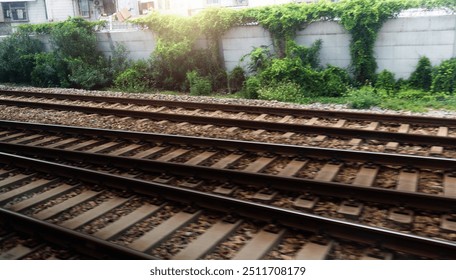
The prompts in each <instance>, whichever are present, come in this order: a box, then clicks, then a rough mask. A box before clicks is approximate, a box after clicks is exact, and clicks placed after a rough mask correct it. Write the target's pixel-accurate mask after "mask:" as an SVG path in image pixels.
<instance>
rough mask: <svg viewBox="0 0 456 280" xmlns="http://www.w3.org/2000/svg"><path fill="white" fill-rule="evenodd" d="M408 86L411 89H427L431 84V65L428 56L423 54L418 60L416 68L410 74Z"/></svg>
mask: <svg viewBox="0 0 456 280" xmlns="http://www.w3.org/2000/svg"><path fill="white" fill-rule="evenodd" d="M408 83H409V86H410V87H411V88H413V89H421V90H425V91H428V90H430V89H431V85H432V65H431V61H430V60H429V58H427V57H425V56H423V57H421V58H420V60H419V61H418V65H417V67H416V70H415V71H413V73H412V74H411V75H410V79H409V81H408Z"/></svg>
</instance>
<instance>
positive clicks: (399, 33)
mask: <svg viewBox="0 0 456 280" xmlns="http://www.w3.org/2000/svg"><path fill="white" fill-rule="evenodd" d="M455 36H456V16H454V15H449V16H438V17H436V16H434V17H409V18H398V19H392V20H389V21H388V22H386V23H385V24H384V25H383V27H382V29H381V30H380V32H379V34H378V38H377V41H376V43H375V48H374V51H375V57H376V59H377V64H378V71H382V70H384V69H387V70H389V71H392V72H393V73H395V74H396V78H408V77H409V76H410V74H411V73H412V72H413V71H414V70H415V68H416V65H417V63H418V60H419V58H420V57H421V56H427V57H428V58H429V59H430V60H431V63H432V64H433V65H437V64H439V63H440V62H442V61H443V60H445V59H449V58H451V57H454V56H455V53H454V50H455V41H456V38H455Z"/></svg>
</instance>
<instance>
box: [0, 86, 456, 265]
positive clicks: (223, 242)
mask: <svg viewBox="0 0 456 280" xmlns="http://www.w3.org/2000/svg"><path fill="white" fill-rule="evenodd" d="M6 94H7V95H10V96H11V95H14V96H16V95H22V97H19V98H17V96H16V97H14V98H13V99H15V100H7V98H4V99H1V100H0V104H4V105H8V106H19V107H29V108H43V107H44V108H47V110H62V111H66V110H72V111H77V112H81V113H84V114H90V115H87V117H88V118H101V117H100V115H105V116H107V117H105V118H107V119H106V120H108V121H110V122H111V121H112V123H117V120H119V121H122V122H125V123H129V122H130V123H132V124H133V123H134V124H139V123H141V125H144V126H145V127H149V130H150V129H152V130H153V128H154V125H155V124H154V125H150V124H151V123H156V124H158V125H160V126H170V127H175V128H178V127H186V126H194V127H195V131H199V130H208V129H209V130H213V129H214V130H215V129H218V128H217V126H222V129H225V130H226V131H227V133H228V134H236V133H237V134H250V135H253V136H254V137H253V138H254V139H257V138H258V139H259V138H261V137H262V136H265V135H268V134H270V133H276V134H278V135H280V136H279V138H282V139H287V141H284V142H290V143H296V142H297V144H298V145H290V144H288V145H283V144H272V143H260V142H251V141H236V140H222V139H214V138H203V137H191V136H186V137H185V136H176V135H167V134H157V133H141V132H131V131H119V130H108V129H104V130H101V129H91V128H82V127H69V126H58V125H44V124H33V123H23V122H12V121H2V122H0V147H1V148H0V149H1V151H2V152H7V153H11V154H3V155H2V160H0V162H3V164H4V167H5V169H4V170H3V171H4V172H3V175H2V174H0V176H2V177H0V179H3V180H0V205H3V207H4V208H5V209H3V210H2V211H3V212H2V214H1V215H0V216H3V219H2V221H3V222H4V221H7V220H11V221H12V220H14V219H15V218H13V217H14V216H18V217H19V216H21V215H22V218H25V219H26V220H27V219H35V218H36V219H37V220H36V221H35V222H38V224H47V225H49V226H51V227H53V228H54V230H60V229H62V226H61V225H62V224H63V225H65V226H64V227H63V228H64V230H67V231H66V232H65V231H64V233H63V234H62V236H65V234H70V235H69V236H71V232H72V231H75V232H76V235H77V236H78V237H77V238H76V240H78V242H79V243H81V242H82V244H83V245H82V246H78V247H81V248H92V249H93V248H98V249H97V250H96V251H98V252H101V253H102V256H101V258H106V253H103V252H105V250H107V251H109V252H110V253H109V255H110V256H115V258H163V259H194V258H202V259H250V258H251V259H256V258H263V259H328V258H329V259H366V258H380V259H385V258H386V259H388V258H404V259H410V258H421V257H423V258H431V259H446V258H454V257H453V254H454V246H455V245H456V243H455V241H456V216H455V205H456V204H455V203H454V202H455V199H456V179H455V178H456V165H455V162H456V160H455V159H454V156H455V149H454V145H455V141H454V139H453V138H454V134H455V133H454V131H453V130H454V122H455V121H454V120H451V119H437V118H419V117H415V118H408V117H403V116H379V115H376V116H375V115H369V114H357V113H342V112H341V113H339V112H337V113H334V112H330V113H325V112H322V111H315V110H297V109H282V108H266V110H267V113H265V111H262V110H264V109H262V108H261V107H252V106H247V107H245V106H237V105H229V106H222V105H220V104H215V105H212V104H203V105H201V104H197V103H175V102H168V101H156V100H154V101H150V100H147V101H144V100H139V99H136V100H132V99H118V98H108V99H104V98H100V97H91V96H82V97H81V98H80V96H75V95H68V96H67V95H52V94H51V95H49V94H45V95H42V96H41V97H40V98H41V99H40V100H39V102H38V103H36V104H35V102H36V101H37V100H36V96H35V97H32V96H34V94H35V93H31V94H30V93H24V94H22V93H11V92H9V93H6ZM75 98H76V99H77V100H79V101H78V102H79V105H77V106H74V105H72V103H71V102H73V101H72V100H73V99H75ZM17 99H19V100H17ZM48 99H52V103H49V100H48ZM56 100H57V101H56ZM43 101H45V102H46V104H44V103H42V102H43ZM95 102H98V104H95ZM100 102H102V103H100ZM143 102H146V103H143ZM151 102H152V103H151ZM57 103H59V104H57ZM82 105H83V106H82ZM97 106H98V107H97ZM201 106H202V107H201ZM99 107H100V108H99ZM106 107H110V108H106ZM176 108H177V109H176ZM176 112H177V113H176ZM233 112H238V114H237V116H236V118H234V119H233V117H232V115H230V114H232V113H233ZM80 116H81V115H78V117H80ZM120 117H122V118H120ZM381 117H383V118H381ZM394 119H396V120H397V121H395V120H394ZM151 120H153V121H151ZM214 120H215V121H214ZM193 124H197V125H193ZM271 131H275V132H271ZM409 133H411V134H409ZM195 134H197V135H199V133H195ZM227 138H230V137H227ZM247 138H248V137H247ZM333 138H334V139H337V140H334V141H336V142H340V141H341V139H342V138H343V139H345V140H342V141H345V143H344V144H342V145H338V146H340V147H341V149H334V148H332V149H331V148H321V147H320V148H316V147H309V146H303V145H302V144H305V145H308V144H309V143H310V144H312V145H318V143H326V142H331V141H332V139H333ZM292 139H294V141H288V140H292ZM298 139H299V140H298ZM279 142H280V141H279ZM370 142H375V143H376V144H379V143H380V144H381V145H382V146H383V147H384V149H381V150H382V151H389V152H393V151H398V152H404V151H401V147H402V146H406V145H420V154H425V155H433V156H435V155H438V156H439V157H429V156H418V155H406V154H392V153H378V152H364V151H355V150H349V151H347V150H346V149H347V147H353V148H354V147H355V146H357V147H358V148H360V149H369V148H370V147H371V146H369V144H368V143H370ZM12 154H16V156H14V155H12ZM27 157H34V158H39V159H40V160H38V159H35V160H33V159H30V158H27ZM44 166H46V168H45V167H44ZM21 174H22V175H21ZM30 174H32V175H33V176H37V178H38V179H37V180H38V181H41V180H50V181H51V182H54V183H55V184H54V183H49V184H50V185H47V184H44V186H43V185H41V184H38V183H34V181H35V179H34V178H35V177H33V178H32V177H30V176H32V175H30ZM45 174H48V175H45ZM49 174H53V175H49ZM23 176H25V177H26V178H28V179H24V178H23ZM27 176H28V177H27ZM80 178H84V179H83V180H81V179H80ZM54 180H55V181H54ZM62 182H63V183H62ZM68 182H71V184H70V183H68ZM75 182H76V183H75ZM67 183H68V184H67ZM35 184H38V186H35ZM62 184H63V185H68V186H67V187H63V191H62V186H61V185H62ZM74 184H76V185H74ZM30 185H31V186H30ZM67 188H68V189H67ZM54 189H57V190H56V191H55V192H57V193H58V195H55V196H54V195H51V196H49V195H43V194H42V193H46V192H48V191H50V192H49V193H48V194H53V191H52V190H54ZM23 190H25V192H22V191H23ZM152 190H153V191H152ZM35 191H38V193H37V194H35ZM57 196H58V197H57ZM33 197H38V198H39V197H41V198H43V197H45V199H44V200H42V201H40V203H43V205H42V206H40V205H39V204H38V203H35V204H33V205H32V206H30V207H25V208H21V207H19V210H18V211H11V209H12V208H11V207H13V208H15V207H17V204H19V205H21V204H27V202H26V201H27V200H29V199H32V198H33ZM203 198H204V199H203ZM24 201H25V202H24ZM67 201H69V202H67ZM222 201H223V202H222ZM15 205H16V206H15ZM151 205H152V206H151ZM221 205H228V206H227V207H221ZM239 205H242V206H239ZM246 205H249V206H246ZM252 205H253V206H252ZM149 206H150V207H152V208H153V209H155V210H153V211H152V210H151V209H152V208H147V207H149ZM251 206H252V207H253V208H249V207H251ZM99 207H101V208H99ZM143 207H146V208H147V209H148V213H149V214H150V215H149V216H144V215H145V214H144V211H143V210H144V209H145V208H144V209H143ZM56 209H57V210H56ZM93 209H96V210H93ZM100 209H104V210H103V211H101V212H100V211H99V210H100ZM134 209H139V210H138V211H139V212H138V211H136V210H134ZM141 209H142V210H141ZM259 209H262V210H259ZM16 210H17V209H16ZM269 211H272V212H269ZM275 211H278V212H275ZM86 212H87V213H86ZM141 212H142V214H141ZM39 213H41V214H39ZM43 213H44V214H43ZM46 213H47V214H46ZM133 213H135V214H133ZM195 213H197V214H195ZM278 213H280V214H278ZM283 213H287V214H283ZM130 214H131V215H133V216H129V215H130ZM135 215H136V216H135ZM192 215H193V216H192ZM282 215H285V216H286V215H289V216H286V218H283V217H282ZM295 215H298V216H299V219H298V218H296V217H297V216H295ZM301 215H303V216H301ZM35 216H37V217H35ZM79 216H80V218H77V217H79ZM182 216H185V217H189V218H188V219H189V220H186V219H181V218H182ZM190 216H191V217H190ZM126 217H129V218H128V219H130V218H131V217H137V220H135V219H133V220H132V221H135V224H133V223H127V224H125V222H123V223H121V222H118V221H119V220H120V221H121V220H124V221H125V219H127V218H126ZM174 217H177V218H174ZM179 217H180V218H179ZM75 219H76V220H78V221H77V222H76V224H75V225H72V226H71V229H69V228H68V225H69V224H71V223H73V222H71V221H73V220H75ZM315 219H316V220H315ZM168 220H170V222H168V223H167V222H166V221H168ZM297 220H299V222H297ZM171 221H172V222H171ZM175 221H182V223H178V222H175ZM233 221H234V222H233ZM303 221H304V222H305V223H306V225H302V223H303ZM162 223H164V224H165V225H163V226H162ZM227 223H228V224H229V225H227ZM233 223H234V224H235V225H233ZM14 224H16V223H14ZM17 224H27V223H24V222H18V223H17ZM31 224H33V223H31ZM115 224H117V226H115ZM166 224H168V226H166ZM169 224H173V225H174V226H172V227H170V226H169ZM221 224H223V226H222V225H221ZM335 224H338V226H335ZM341 224H344V226H341ZM120 225H122V227H120ZM9 226H10V227H11V224H10V225H9ZM339 226H341V227H342V228H344V227H347V226H348V227H353V228H356V230H355V231H356V232H358V233H356V234H354V235H350V234H348V233H347V231H346V229H347V228H344V229H342V228H339ZM104 227H107V229H104V230H103V228H104ZM112 227H119V228H116V230H114V232H115V234H114V235H109V234H108V235H109V238H104V237H106V236H104V235H103V234H102V233H99V231H101V232H107V231H109V232H112ZM353 228H352V229H351V231H353ZM165 229H166V230H165ZM221 229H224V230H221ZM157 230H158V231H157ZM366 230H368V231H370V230H373V231H374V232H375V234H373V235H372V236H370V235H371V234H372V233H369V234H366V232H365V231H366ZM28 231H29V232H30V231H31V232H33V231H34V230H33V226H30V228H29V229H28ZM97 232H98V233H97ZM157 232H158V233H159V234H158V236H162V238H160V239H159V240H157V238H156V237H155V236H156V235H157ZM164 232H166V234H165V233H164ZM221 232H224V234H222V233H221ZM215 233H217V234H218V235H217V236H218V239H216V240H217V242H216V241H214V242H212V243H211V242H209V241H208V240H210V239H213V238H214V236H213V234H215ZM271 234H272V235H271ZM365 234H366V236H365ZM54 235H56V236H59V234H54ZM98 235H100V236H102V237H103V238H100V236H98ZM367 235H369V236H367ZM388 235H392V236H394V237H389V236H388ZM398 235H403V236H402V237H400V238H399V237H398ZM85 236H88V237H89V241H81V240H84V238H85ZM204 236H206V237H204ZM78 238H80V239H81V240H79V239H78ZM396 238H399V239H401V238H403V240H401V241H397V240H396ZM399 239H398V240H399ZM138 240H142V241H138ZM151 240H155V241H154V243H153V244H152V243H151V242H152V241H151ZM299 240H301V241H299ZM410 240H413V241H410ZM417 240H419V241H417ZM98 241H101V245H97V243H96V242H98ZM78 242H75V244H78ZM92 242H95V243H92ZM420 242H421V243H420ZM422 242H424V243H422ZM433 242H437V243H439V242H440V243H439V245H435V244H433ZM0 244H1V243H0ZM57 244H58V245H61V244H60V243H59V242H57ZM109 244H115V246H117V247H116V248H111V247H110V246H109ZM131 244H143V245H141V246H146V247H138V246H140V245H131ZM144 244H147V245H144ZM151 244H152V245H151ZM195 244H196V245H195ZM202 244H212V245H210V246H209V245H208V246H202ZM249 244H250V245H249ZM369 244H370V245H369ZM372 244H375V245H373V246H372ZM19 245H20V244H19ZM259 246H260V248H264V249H261V250H259V251H260V252H259V253H256V254H255V253H251V252H250V251H252V249H251V248H253V247H255V248H257V247H259ZM415 246H420V249H417V248H413V247H415ZM434 246H437V247H434ZM439 246H442V247H446V248H445V249H443V251H442V249H441V248H440V247H439ZM187 247H189V248H190V249H189V248H187ZM200 247H202V248H205V250H206V251H204V252H201V250H202V249H200ZM99 248H102V249H99ZM138 248H140V249H138ZM192 248H193V249H192ZM309 248H311V249H309ZM70 249H71V248H70ZM436 250H440V251H442V252H440V251H439V253H436V252H437V251H436ZM196 251H199V253H195V252H196ZM431 251H432V253H431ZM188 252H193V253H192V254H191V255H189V253H188ZM249 252H250V253H249ZM1 253H2V248H1V247H0V254H1ZM79 253H80V254H83V255H88V256H91V257H92V258H100V255H93V256H92V255H91V253H90V250H89V253H87V252H85V251H80V252H79ZM103 254H104V256H105V257H103ZM249 254H250V255H249ZM122 256H123V257H122ZM125 256H127V257H125Z"/></svg>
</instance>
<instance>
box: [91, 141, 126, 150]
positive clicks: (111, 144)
mask: <svg viewBox="0 0 456 280" xmlns="http://www.w3.org/2000/svg"><path fill="white" fill-rule="evenodd" d="M121 145H122V143H119V142H108V143H105V144H103V145H100V146H95V147H93V148H91V149H90V150H87V151H86V152H87V153H102V152H105V151H107V150H111V149H114V148H116V147H118V146H121Z"/></svg>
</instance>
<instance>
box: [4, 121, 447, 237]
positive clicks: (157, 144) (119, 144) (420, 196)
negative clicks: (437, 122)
mask: <svg viewBox="0 0 456 280" xmlns="http://www.w3.org/2000/svg"><path fill="white" fill-rule="evenodd" d="M0 127H2V128H3V129H4V130H3V135H4V136H3V138H1V135H0V141H2V143H1V144H0V146H1V147H2V150H3V151H7V152H11V153H21V154H26V155H33V156H40V157H43V158H50V159H55V158H60V159H62V160H65V161H70V163H69V164H71V165H75V164H76V165H79V166H83V167H84V166H85V167H86V168H90V169H92V170H104V171H106V170H107V172H110V173H114V174H124V175H126V176H128V177H140V178H142V179H145V180H147V181H152V182H158V183H165V184H171V185H174V187H178V188H185V189H191V190H196V191H200V192H204V193H211V194H214V193H215V194H217V195H224V196H228V197H235V198H237V199H239V198H240V199H242V200H245V201H251V202H257V203H258V202H259V203H262V204H265V205H269V206H274V207H277V206H280V207H281V208H285V209H298V210H299V211H304V212H308V213H309V212H310V213H315V214H319V215H321V216H328V217H332V218H339V219H346V220H349V221H357V222H359V223H361V224H363V225H369V224H370V223H372V222H374V221H375V220H376V219H380V220H384V222H385V225H384V226H386V227H389V228H393V229H395V230H408V231H412V232H418V234H422V232H421V231H422V230H423V229H424V228H427V229H428V230H430V231H432V232H433V234H431V236H433V237H437V238H441V239H448V240H450V241H451V240H453V241H454V240H455V238H454V237H455V236H454V234H453V233H452V232H454V230H455V222H454V216H453V215H452V213H453V212H454V205H455V203H454V200H455V197H454V195H453V194H452V191H453V189H454V185H452V183H451V182H452V180H453V179H452V178H453V177H452V173H451V172H452V168H453V166H454V160H452V159H444V158H423V157H416V156H406V155H393V154H389V155H388V154H381V153H366V152H356V151H343V150H334V149H322V148H306V147H296V146H290V145H277V144H264V143H251V142H241V141H229V140H220V139H201V138H194V137H179V136H172V135H158V134H150V133H149V134H145V133H134V132H124V131H112V130H96V129H87V128H75V127H63V126H52V125H38V124H29V123H17V122H1V123H0ZM11 127H12V128H14V129H10V130H8V128H11ZM100 135H103V136H104V138H100ZM75 136H77V138H75ZM70 140H71V141H70ZM7 142H9V143H7ZM21 143H22V144H21ZM37 143H38V144H37ZM164 143H166V145H165V146H163V144H164ZM39 145H44V146H39ZM46 146H48V147H46ZM93 149H96V150H97V151H95V150H93ZM78 150H81V151H78ZM84 150H85V151H84ZM270 151H274V152H275V153H274V154H271V153H270ZM252 154H253V155H252ZM259 154H260V155H265V156H258V155H259ZM186 155H187V156H186ZM152 156H153V157H154V159H151V158H149V157H152ZM241 159H244V162H242V164H239V162H241V161H242V160H241ZM373 159H375V161H374V160H373ZM315 161H318V162H319V168H310V169H319V170H320V171H319V172H317V173H316V175H315V176H314V178H312V179H309V178H308V177H306V175H305V174H306V172H308V171H309V170H308V168H307V165H308V164H309V165H312V164H311V163H312V162H315ZM107 163H109V164H108V166H106V164H107ZM205 163H208V164H205ZM222 163H223V164H222ZM87 164H88V165H89V166H87ZM230 164H231V165H230ZM274 164H277V165H275V166H274V167H273V165H274ZM398 164H399V165H398ZM222 165H223V166H222ZM344 165H346V166H349V169H353V166H355V167H356V168H355V169H356V170H357V171H356V174H357V175H356V176H353V178H354V180H353V181H352V182H351V183H341V182H333V180H334V178H336V177H337V175H338V173H339V172H342V173H346V172H345V171H343V170H344V168H343V166H344ZM391 165H397V166H398V168H397V170H396V172H397V174H396V175H397V182H395V185H394V184H393V185H394V187H393V188H391V189H388V188H385V187H379V186H374V185H375V182H376V179H375V177H376V176H378V174H381V173H382V172H384V171H380V170H382V169H384V168H392V167H391ZM402 166H408V167H407V169H406V170H405V169H402V170H401V169H400V167H402ZM116 168H123V171H119V170H117V169H116ZM373 170H376V172H373ZM404 170H405V171H404ZM411 170H413V171H411ZM424 170H426V171H424ZM430 170H433V171H430ZM301 171H302V174H301V175H300V176H301V177H296V175H298V176H299V172H301ZM304 171H305V172H304ZM138 172H143V173H144V172H149V173H150V174H146V175H144V174H141V173H138ZM426 172H428V173H429V172H431V173H432V172H434V173H435V172H437V174H439V175H438V176H439V178H440V179H437V180H436V181H437V184H440V186H441V190H440V192H435V190H434V191H429V190H427V191H428V192H430V193H435V194H426V193H425V191H423V190H424V188H423V190H421V192H418V185H419V184H418V182H419V180H418V179H419V177H420V175H419V174H420V173H421V174H424V173H426ZM445 172H447V173H445ZM448 172H450V173H448ZM386 174H389V173H388V172H386ZM390 175H391V174H389V175H388V176H390ZM421 176H422V175H421ZM426 176H429V174H427V175H426ZM353 178H352V179H353ZM11 180H14V177H13V178H12V179H11ZM439 180H440V181H439ZM333 197H337V199H334V198H333ZM378 203H381V204H382V205H381V206H379V205H378ZM385 205H387V206H385ZM331 212H332V213H331ZM378 213H382V214H380V216H383V217H380V218H379V215H378ZM423 220H424V222H423ZM429 220H433V221H434V222H432V223H429V222H428V221H429ZM435 221H437V223H435Z"/></svg>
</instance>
